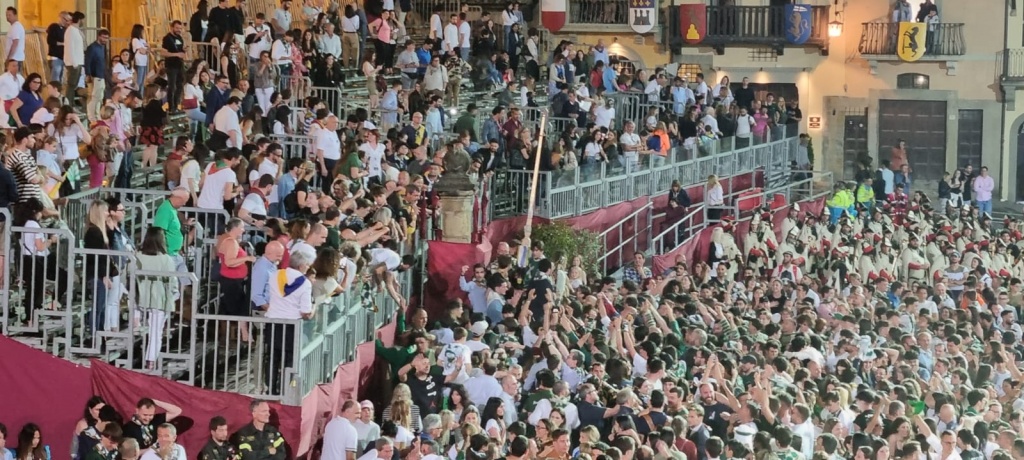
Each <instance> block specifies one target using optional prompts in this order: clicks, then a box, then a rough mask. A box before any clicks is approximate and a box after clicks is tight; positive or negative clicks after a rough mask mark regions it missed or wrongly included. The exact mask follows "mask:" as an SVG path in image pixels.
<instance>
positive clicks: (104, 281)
mask: <svg viewBox="0 0 1024 460" xmlns="http://www.w3.org/2000/svg"><path fill="white" fill-rule="evenodd" d="M109 209H110V208H109V206H108V205H107V203H106V202H105V201H103V200H95V201H93V202H92V204H90V205H89V213H88V218H87V223H86V228H85V237H84V239H83V247H84V248H85V249H87V250H88V249H95V250H100V251H109V250H110V239H109V237H108V236H107V233H108V232H109V231H110V230H111V229H113V228H114V221H113V220H112V219H111V218H110V212H109ZM117 274H118V272H117V267H116V266H115V265H114V264H113V263H111V260H110V257H109V256H106V255H99V254H86V256H85V279H86V284H85V286H86V287H87V290H88V289H91V290H92V300H93V302H92V304H90V305H89V307H88V310H87V312H86V314H85V323H86V324H85V328H86V333H87V337H86V341H87V343H86V346H87V347H90V348H91V346H90V345H91V344H90V343H89V342H91V340H90V338H91V337H88V336H91V335H92V333H94V332H96V330H97V329H98V328H101V327H103V325H104V324H105V323H106V321H105V320H106V307H107V290H108V289H110V287H111V286H112V285H113V281H112V280H111V278H113V277H114V276H117Z"/></svg>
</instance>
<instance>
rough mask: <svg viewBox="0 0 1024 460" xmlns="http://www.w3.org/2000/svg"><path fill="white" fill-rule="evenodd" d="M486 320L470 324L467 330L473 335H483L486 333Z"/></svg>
mask: <svg viewBox="0 0 1024 460" xmlns="http://www.w3.org/2000/svg"><path fill="white" fill-rule="evenodd" d="M487 326H488V325H487V321H477V322H475V323H473V325H472V326H470V328H469V331H470V332H472V333H473V337H483V335H484V334H486V333H487Z"/></svg>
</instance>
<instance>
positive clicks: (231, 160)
mask: <svg viewBox="0 0 1024 460" xmlns="http://www.w3.org/2000/svg"><path fill="white" fill-rule="evenodd" d="M241 158H242V153H241V152H240V151H238V150H235V149H229V150H226V151H225V152H224V156H223V157H222V159H221V160H220V161H215V162H211V163H210V164H208V165H206V179H204V180H203V185H202V187H201V188H200V191H199V199H198V200H196V206H197V207H200V208H207V209H224V202H225V201H227V200H231V199H234V197H235V196H236V195H238V193H239V192H240V191H241V190H242V187H240V186H239V185H238V175H237V174H235V170H234V168H235V166H237V165H238V162H239V161H240V159H241Z"/></svg>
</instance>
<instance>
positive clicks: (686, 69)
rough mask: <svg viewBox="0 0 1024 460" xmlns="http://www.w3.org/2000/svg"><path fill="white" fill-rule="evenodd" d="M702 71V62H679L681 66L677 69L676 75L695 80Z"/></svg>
mask: <svg viewBox="0 0 1024 460" xmlns="http://www.w3.org/2000/svg"><path fill="white" fill-rule="evenodd" d="M700 72H701V69H700V64H679V68H678V69H676V76H677V77H684V78H686V79H687V80H693V79H694V78H697V74H698V73H700Z"/></svg>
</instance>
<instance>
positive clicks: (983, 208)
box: [977, 200, 992, 214]
mask: <svg viewBox="0 0 1024 460" xmlns="http://www.w3.org/2000/svg"><path fill="white" fill-rule="evenodd" d="M977 203H978V213H979V214H981V213H989V214H992V200H988V201H978V202H977Z"/></svg>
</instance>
